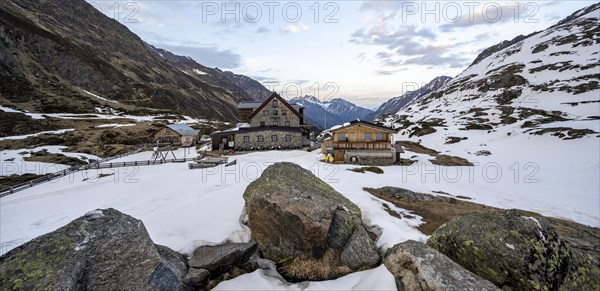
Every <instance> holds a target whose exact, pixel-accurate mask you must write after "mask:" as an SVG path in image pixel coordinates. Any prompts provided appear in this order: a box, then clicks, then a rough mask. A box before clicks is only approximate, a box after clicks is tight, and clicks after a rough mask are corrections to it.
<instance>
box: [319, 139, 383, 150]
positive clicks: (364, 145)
mask: <svg viewBox="0 0 600 291" xmlns="http://www.w3.org/2000/svg"><path fill="white" fill-rule="evenodd" d="M325 146H327V147H333V148H334V149H336V150H337V149H343V150H389V149H391V148H392V144H391V142H389V141H359V142H343V141H339V142H338V141H334V142H329V143H326V145H325Z"/></svg>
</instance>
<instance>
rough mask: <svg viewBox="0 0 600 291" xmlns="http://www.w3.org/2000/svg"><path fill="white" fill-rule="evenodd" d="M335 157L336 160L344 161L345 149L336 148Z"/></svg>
mask: <svg viewBox="0 0 600 291" xmlns="http://www.w3.org/2000/svg"><path fill="white" fill-rule="evenodd" d="M333 158H334V159H335V161H336V162H343V161H344V151H343V150H335V151H333Z"/></svg>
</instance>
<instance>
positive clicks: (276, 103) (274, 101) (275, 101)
mask: <svg viewBox="0 0 600 291" xmlns="http://www.w3.org/2000/svg"><path fill="white" fill-rule="evenodd" d="M271 104H273V107H277V106H279V101H278V100H273V103H271Z"/></svg>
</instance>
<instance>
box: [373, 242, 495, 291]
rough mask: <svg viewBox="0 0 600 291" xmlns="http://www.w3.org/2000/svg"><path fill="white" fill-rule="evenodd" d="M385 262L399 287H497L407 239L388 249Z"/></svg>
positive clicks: (414, 288)
mask: <svg viewBox="0 0 600 291" xmlns="http://www.w3.org/2000/svg"><path fill="white" fill-rule="evenodd" d="M383 261H384V264H385V266H386V267H387V269H388V270H389V271H390V273H392V275H393V276H394V278H395V279H396V286H397V288H398V290H416V291H418V290H499V289H498V287H496V286H495V285H494V284H492V283H491V282H489V281H487V280H484V279H482V278H480V277H478V276H477V275H475V274H473V273H471V272H470V271H468V270H466V269H464V268H463V267H461V266H460V265H458V264H457V263H455V262H453V261H452V260H450V258H448V257H446V256H444V255H443V254H442V253H440V252H438V251H436V250H434V249H432V248H431V247H428V246H427V245H425V244H423V243H420V242H417V241H413V240H409V241H406V242H404V243H400V244H397V245H395V246H393V247H392V248H390V249H388V250H387V252H386V254H385V258H384V260H383Z"/></svg>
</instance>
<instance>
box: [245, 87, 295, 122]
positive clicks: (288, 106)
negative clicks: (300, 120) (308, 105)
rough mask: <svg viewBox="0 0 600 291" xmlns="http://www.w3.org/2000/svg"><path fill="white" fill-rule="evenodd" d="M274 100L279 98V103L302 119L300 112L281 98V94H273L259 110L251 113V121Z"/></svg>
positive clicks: (249, 116) (249, 117)
mask: <svg viewBox="0 0 600 291" xmlns="http://www.w3.org/2000/svg"><path fill="white" fill-rule="evenodd" d="M274 98H277V100H279V102H281V104H283V105H284V106H285V107H287V108H288V109H289V110H290V111H291V112H292V113H293V114H295V115H296V116H298V117H300V113H298V110H296V109H295V108H294V107H292V105H290V103H288V102H287V101H285V99H283V98H282V97H281V96H279V94H277V93H275V92H273V94H271V96H270V97H269V98H267V100H265V101H263V103H262V104H261V105H260V106H259V107H258V108H256V109H254V111H252V113H250V115H248V119H251V118H252V117H254V116H255V115H256V114H257V113H258V112H260V111H261V110H262V109H263V108H265V106H267V104H269V103H270V102H271V100H273V99H274Z"/></svg>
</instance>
